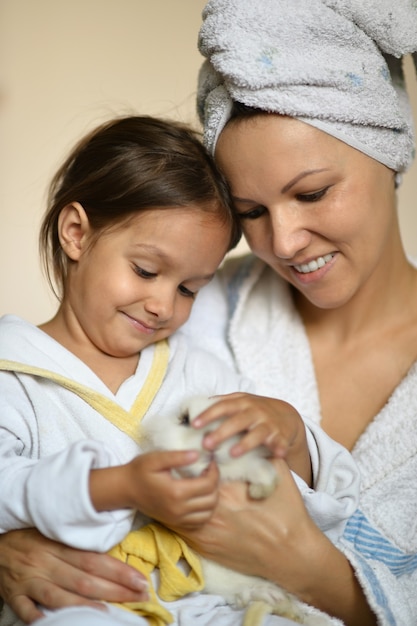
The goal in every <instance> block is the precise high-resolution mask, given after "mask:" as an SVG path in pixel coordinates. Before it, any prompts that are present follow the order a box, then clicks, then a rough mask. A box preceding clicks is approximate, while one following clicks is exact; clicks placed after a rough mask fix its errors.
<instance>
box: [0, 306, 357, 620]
mask: <svg viewBox="0 0 417 626" xmlns="http://www.w3.org/2000/svg"><path fill="white" fill-rule="evenodd" d="M0 359H1V363H0V366H1V367H3V368H4V367H10V370H11V371H7V370H6V371H0V532H7V531H8V530H11V529H17V528H24V527H31V526H35V527H37V528H38V529H39V530H40V531H41V532H42V533H43V534H45V535H46V536H47V537H50V538H53V539H56V540H58V541H62V542H64V543H66V544H68V545H71V546H74V547H78V548H83V549H88V550H97V551H101V552H102V551H106V550H108V549H109V548H111V547H112V546H114V545H115V544H117V543H118V542H119V541H121V540H122V539H123V537H124V536H125V535H126V534H127V533H128V532H129V531H130V530H131V528H132V527H133V526H134V512H133V511H131V510H127V509H123V510H118V511H111V512H102V513H98V512H97V511H95V509H94V507H93V506H92V503H91V500H90V497H89V489H88V482H89V473H90V470H91V469H93V468H99V467H107V466H110V465H115V464H122V463H127V462H128V461H130V460H131V459H132V458H133V457H134V456H136V455H137V454H138V453H139V452H140V433H141V424H144V425H145V424H146V421H147V420H149V419H157V416H158V414H161V413H162V412H165V411H169V412H172V411H177V410H178V408H179V405H180V404H181V402H182V401H183V399H184V397H187V396H190V395H194V394H207V395H214V394H222V393H230V392H232V391H236V390H242V391H246V390H252V391H253V387H252V384H251V383H250V382H249V380H248V379H245V378H243V377H241V376H240V375H238V374H237V373H236V372H235V371H234V370H233V369H232V368H229V367H228V366H227V365H226V364H224V363H223V362H222V361H221V360H219V359H218V358H217V357H215V356H214V355H213V354H210V353H208V352H206V351H205V350H201V349H200V348H197V349H194V348H193V349H192V348H191V347H190V345H189V339H188V338H187V337H186V336H184V335H182V334H181V333H177V334H176V335H175V336H173V337H171V338H170V340H169V344H168V343H167V342H161V343H160V344H156V345H152V346H150V347H148V348H146V349H145V350H143V351H142V353H141V356H140V359H139V363H138V367H137V370H136V372H135V374H134V375H133V376H132V377H130V378H129V379H128V380H126V381H125V382H124V383H123V384H122V385H121V387H120V388H119V390H118V391H117V393H116V394H115V395H114V394H112V392H111V391H110V390H109V389H108V388H107V387H106V386H105V384H104V383H103V382H102V381H101V380H100V379H99V378H98V377H97V376H96V375H95V374H94V373H93V372H92V371H91V370H90V368H89V367H87V366H86V365H85V364H84V363H83V362H82V361H80V360H79V359H78V358H77V357H76V356H75V355H73V354H72V353H70V352H69V351H68V350H66V349H65V348H64V347H63V346H61V345H60V344H59V343H57V342H56V341H55V340H54V339H52V338H51V337H49V336H48V335H46V334H45V333H43V332H42V331H41V330H39V329H38V328H36V327H35V326H33V325H31V324H29V323H27V322H25V321H23V320H21V319H19V318H17V317H14V316H10V315H8V316H4V317H3V318H1V320H0ZM5 360H8V361H9V362H10V361H11V362H13V363H15V365H13V364H9V365H8V364H7V363H6V364H5ZM22 366H23V369H25V367H26V366H29V367H31V368H32V367H34V366H35V367H36V368H37V369H36V372H35V375H34V374H33V373H32V374H30V373H25V372H24V371H20V372H19V371H18V370H19V368H20V367H22ZM47 372H51V373H52V374H53V376H55V377H57V379H56V380H51V379H50V378H49V376H48V374H47ZM80 389H81V392H82V393H81V392H80ZM92 397H94V398H95V400H97V397H99V399H100V400H101V401H102V402H103V403H104V404H106V403H107V404H108V403H110V406H111V407H112V409H113V410H112V411H111V416H110V417H109V416H108V417H107V418H106V417H103V414H101V413H100V412H99V411H98V410H97V406H95V405H94V403H92V400H91V398H92ZM310 426H311V428H307V436H308V441H309V446H310V450H311V455H312V462H313V469H314V477H315V483H316V485H315V486H316V488H317V489H318V491H317V492H316V491H313V490H311V489H307V488H306V489H304V494H303V495H304V499H305V502H306V505H307V506H308V507H309V510H312V511H313V517H315V519H316V521H317V523H318V524H319V525H320V526H321V527H323V529H324V530H327V531H328V533H329V536H331V537H333V535H332V533H333V534H334V538H337V536H338V535H339V534H340V532H343V528H344V527H345V523H346V519H347V518H348V517H349V516H350V515H351V514H352V513H353V511H354V510H355V509H356V504H357V493H358V471H357V468H356V467H355V465H354V464H353V463H352V460H351V458H350V455H349V454H347V453H346V451H344V449H343V448H342V447H341V446H338V445H337V444H334V443H333V442H331V440H329V438H327V436H326V435H325V434H324V433H323V432H322V431H321V429H319V428H317V426H315V425H314V424H311V425H310ZM321 459H323V460H321ZM319 461H320V462H319ZM306 487H307V486H306ZM210 603H211V604H210ZM222 604H224V603H222V601H221V599H219V598H214V597H213V598H211V599H210V598H207V596H201V597H200V596H194V597H193V602H191V601H190V599H189V598H187V599H185V600H184V601H183V602H181V601H179V604H178V615H181V616H182V617H181V619H180V618H178V619H179V622H178V623H180V624H187V626H194V624H195V623H196V621H195V620H196V619H197V615H199V616H200V617H199V618H198V619H199V620H200V621H199V622H198V623H203V622H201V615H202V614H204V615H205V618H204V619H207V620H208V619H213V620H215V621H216V623H218V624H223V623H224V624H225V625H226V624H229V623H233V619H235V620H236V621H235V623H236V624H238V623H239V620H240V618H239V619H236V615H238V613H236V612H233V611H231V612H230V611H229V610H228V607H224V606H223V605H222ZM176 606H177V604H175V607H176ZM210 606H211V608H210V609H209V607H210ZM193 607H194V608H193ZM203 607H204V608H203ZM219 607H220V608H219ZM112 610H115V611H116V612H117V611H118V609H114V608H113V609H112ZM169 610H171V606H170V608H169ZM175 610H176V609H175ZM219 610H220V613H219ZM210 611H212V614H211V613H210ZM213 611H214V612H213ZM223 614H224V615H225V616H226V617H224V620H225V621H221V619H223V618H220V615H223ZM128 615H129V614H128V613H126V612H125V611H122V613H121V616H122V617H123V619H124V617H125V618H126V620H127V623H130V621H129V620H131V619H132V616H131V615H129V617H128ZM233 615H234V617H233ZM184 616H187V617H186V618H185V617H184ZM210 616H211V617H210ZM73 617H74V619H75V616H73ZM79 617H80V619H81V615H80V616H79ZM122 617H120V616H119V617H118V618H117V619H119V620H120V619H122ZM48 619H49V618H48ZM51 619H52V617H51ZM54 619H57V617H56V616H55V617H54ZM98 619H99V618H98ZM137 619H138V620H140V618H137ZM271 619H273V618H271ZM277 619H278V618H277ZM193 620H194V621H193ZM230 620H232V621H230ZM18 623H20V622H18V621H17V620H16V619H15V618H11V617H10V615H9V612H8V611H7V610H6V609H5V611H4V613H3V615H2V617H1V618H0V624H1V625H2V626H3V625H6V624H7V625H8V624H18ZM54 623H55V622H54ZM207 623H210V622H209V621H208V622H207ZM271 623H275V622H271ZM276 623H281V622H276ZM283 623H285V622H283Z"/></svg>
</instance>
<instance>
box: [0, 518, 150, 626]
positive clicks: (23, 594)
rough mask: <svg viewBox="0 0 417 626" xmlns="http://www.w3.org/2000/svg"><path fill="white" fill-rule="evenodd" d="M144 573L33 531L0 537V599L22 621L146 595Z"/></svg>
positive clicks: (134, 600) (135, 600)
mask: <svg viewBox="0 0 417 626" xmlns="http://www.w3.org/2000/svg"><path fill="white" fill-rule="evenodd" d="M146 589H147V586H146V582H145V580H144V577H143V576H142V575H141V574H140V573H139V572H138V571H137V570H135V569H133V568H132V567H130V566H129V565H126V564H124V563H121V562H120V561H118V560H116V559H114V558H112V557H110V556H108V555H106V554H96V553H93V552H84V551H82V550H75V549H73V548H68V547H66V546H63V545H61V544H59V543H56V542H55V541H51V540H49V539H46V538H45V537H43V536H42V535H41V534H40V533H39V532H38V531H36V530H34V529H28V530H16V531H11V532H8V533H6V534H3V535H0V597H1V598H3V599H4V602H5V603H7V604H9V605H10V607H11V608H12V609H13V611H14V612H15V613H16V615H17V616H18V617H19V618H20V619H21V620H22V621H23V622H25V623H30V622H32V621H33V620H35V619H38V618H40V617H41V616H42V612H41V610H40V609H39V607H38V606H37V604H40V605H43V606H45V607H47V608H49V609H55V608H60V607H66V606H79V605H85V606H92V607H95V608H99V609H103V605H102V604H101V603H100V602H99V600H107V601H109V602H137V601H142V600H146V599H147V598H148V594H147V591H146Z"/></svg>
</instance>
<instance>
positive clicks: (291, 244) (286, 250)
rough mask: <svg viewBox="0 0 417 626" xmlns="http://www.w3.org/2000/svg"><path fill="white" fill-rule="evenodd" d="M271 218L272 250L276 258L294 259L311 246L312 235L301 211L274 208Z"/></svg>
mask: <svg viewBox="0 0 417 626" xmlns="http://www.w3.org/2000/svg"><path fill="white" fill-rule="evenodd" d="M270 218H271V224H270V227H271V240H272V250H273V252H274V254H275V256H276V257H278V258H280V259H292V258H293V257H294V256H295V255H296V254H297V253H299V252H300V251H301V250H304V248H306V247H307V246H308V245H309V243H310V241H311V233H310V231H309V230H307V228H306V226H305V223H304V221H303V220H302V215H301V213H300V211H299V210H297V209H292V208H291V207H279V208H275V209H274V208H272V209H271V211H270Z"/></svg>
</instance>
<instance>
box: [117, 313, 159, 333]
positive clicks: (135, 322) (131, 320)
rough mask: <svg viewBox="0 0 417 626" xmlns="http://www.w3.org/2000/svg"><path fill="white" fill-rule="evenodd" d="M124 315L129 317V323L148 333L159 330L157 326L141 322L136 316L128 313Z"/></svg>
mask: <svg viewBox="0 0 417 626" xmlns="http://www.w3.org/2000/svg"><path fill="white" fill-rule="evenodd" d="M124 315H125V316H126V317H127V320H128V321H129V323H130V324H131V325H132V326H133V327H134V328H135V329H136V330H139V331H140V332H142V333H145V334H146V335H152V333H154V332H155V331H156V330H157V329H156V328H152V326H148V325H147V324H145V323H144V322H141V321H140V320H137V319H136V318H134V317H131V316H130V315H128V314H127V313H124Z"/></svg>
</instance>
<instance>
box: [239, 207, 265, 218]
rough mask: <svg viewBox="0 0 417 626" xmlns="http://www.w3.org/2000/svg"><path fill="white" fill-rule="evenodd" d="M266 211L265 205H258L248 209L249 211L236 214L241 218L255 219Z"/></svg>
mask: <svg viewBox="0 0 417 626" xmlns="http://www.w3.org/2000/svg"><path fill="white" fill-rule="evenodd" d="M266 211H267V208H266V207H264V206H262V205H259V206H257V207H255V208H253V209H250V210H249V211H246V212H245V213H239V214H238V216H239V218H240V219H241V220H256V219H258V217H261V216H262V215H264V213H266Z"/></svg>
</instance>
